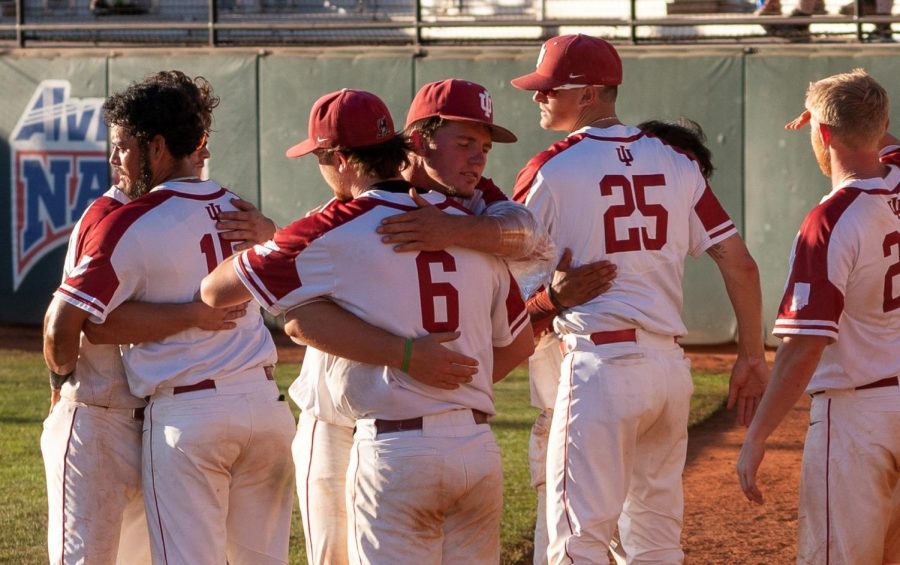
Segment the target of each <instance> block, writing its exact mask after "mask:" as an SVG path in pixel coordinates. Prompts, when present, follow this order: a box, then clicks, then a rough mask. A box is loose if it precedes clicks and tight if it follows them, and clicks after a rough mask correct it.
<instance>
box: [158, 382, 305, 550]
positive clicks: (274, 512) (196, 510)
mask: <svg viewBox="0 0 900 565" xmlns="http://www.w3.org/2000/svg"><path fill="white" fill-rule="evenodd" d="M178 388H180V387H176V388H175V389H171V388H170V389H159V390H157V392H156V394H154V395H153V396H152V397H151V399H150V404H149V405H148V406H147V411H146V416H145V419H144V500H145V503H146V505H147V522H148V524H149V526H150V541H151V549H152V551H153V562H154V563H155V564H156V565H163V564H167V565H179V564H185V565H187V564H190V565H204V564H209V565H221V564H222V563H225V562H226V559H227V562H228V563H230V564H231V565H244V564H247V565H251V564H252V565H270V564H271V565H275V564H283V563H287V559H288V543H289V538H290V527H291V506H292V504H293V479H294V466H293V463H292V461H291V457H290V450H291V439H292V438H293V436H294V429H295V423H294V417H293V415H292V414H291V411H290V409H289V408H288V405H287V402H285V401H284V400H283V397H280V396H279V392H278V387H277V386H276V384H275V382H274V381H271V380H267V377H266V375H265V373H264V372H263V369H262V367H260V368H258V369H253V370H250V371H247V372H244V373H241V374H238V375H233V376H229V377H227V378H224V379H218V380H216V382H215V387H213V388H208V389H205V390H193V391H190V392H179V390H178Z"/></svg>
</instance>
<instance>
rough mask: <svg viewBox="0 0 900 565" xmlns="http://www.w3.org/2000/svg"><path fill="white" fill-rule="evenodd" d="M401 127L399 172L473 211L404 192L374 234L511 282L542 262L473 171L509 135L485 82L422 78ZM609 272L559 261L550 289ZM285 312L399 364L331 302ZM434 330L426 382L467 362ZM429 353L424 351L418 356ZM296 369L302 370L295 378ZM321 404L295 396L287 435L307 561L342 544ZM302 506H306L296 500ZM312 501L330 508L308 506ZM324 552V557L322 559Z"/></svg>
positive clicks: (541, 249)
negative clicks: (403, 145)
mask: <svg viewBox="0 0 900 565" xmlns="http://www.w3.org/2000/svg"><path fill="white" fill-rule="evenodd" d="M404 136H405V137H406V139H407V140H409V142H410V145H411V147H412V149H411V150H410V151H409V153H408V155H409V158H410V161H411V162H410V165H409V166H408V167H406V168H405V169H403V172H402V173H403V176H404V178H405V179H406V180H408V181H410V182H412V183H413V184H414V185H416V186H420V187H423V188H428V189H431V190H435V191H437V192H440V193H443V194H445V195H448V196H451V197H453V198H454V199H455V200H456V201H457V202H459V203H460V204H462V205H463V206H465V207H466V208H467V209H468V210H469V211H471V212H474V213H475V214H476V215H473V216H468V215H453V214H446V213H444V212H443V211H441V210H439V209H437V208H436V207H434V206H432V205H431V204H429V203H428V202H427V201H426V200H425V199H424V198H423V197H421V196H419V195H418V194H416V193H412V196H413V198H414V200H415V202H416V204H417V206H419V208H417V209H415V210H412V211H410V212H406V213H402V214H397V215H393V216H389V217H387V218H385V219H384V221H383V223H382V226H381V227H379V229H378V231H379V233H382V234H384V238H383V241H384V242H385V243H388V244H392V245H395V249H396V250H397V251H422V250H427V251H437V250H443V249H445V248H447V247H449V246H452V245H457V246H462V247H467V248H470V249H476V250H479V251H483V252H487V253H493V254H496V255H498V256H501V257H506V258H507V259H513V260H515V261H513V262H512V263H511V268H512V269H513V272H514V273H515V274H516V278H517V280H518V281H519V282H520V284H521V283H525V284H528V282H527V281H528V280H534V279H535V278H536V276H543V275H544V273H545V272H546V270H547V268H546V262H547V260H548V258H552V246H548V243H547V237H546V235H545V232H544V230H543V229H542V228H540V227H539V226H537V225H536V223H535V221H534V218H533V216H531V214H530V213H529V212H528V211H527V210H526V209H525V208H524V207H522V206H521V205H519V204H516V203H513V202H510V201H509V200H508V199H507V197H506V196H505V195H504V194H503V192H502V191H500V189H499V188H497V187H496V185H494V183H493V182H491V181H490V179H488V178H485V177H482V176H481V173H482V172H483V170H484V167H485V165H486V162H487V154H488V152H489V150H490V148H491V145H492V142H500V143H508V142H512V141H514V140H515V136H514V135H513V134H512V133H511V132H509V131H508V130H506V129H505V128H502V127H500V126H497V125H495V124H494V122H493V104H492V102H491V98H490V94H489V93H488V91H487V90H486V89H485V88H484V87H483V86H481V85H478V84H476V83H473V82H470V81H464V80H460V79H446V80H442V81H437V82H433V83H428V84H426V85H424V86H423V87H422V88H421V89H420V90H419V91H418V92H417V94H416V96H415V98H414V99H413V102H412V104H411V106H410V109H409V112H408V114H407V120H406V128H405V132H404ZM498 233H499V237H498ZM538 273H540V275H538ZM612 274H613V270H612V268H611V267H610V265H609V264H608V263H605V262H602V263H599V264H592V265H585V266H582V267H580V268H577V269H574V268H573V269H571V270H569V269H566V271H565V272H560V278H561V280H560V285H559V286H558V288H559V289H560V290H559V292H560V296H561V297H562V299H564V300H567V301H572V302H573V303H574V302H583V301H585V300H587V299H588V298H590V297H593V295H594V294H595V293H596V292H600V291H602V290H604V289H605V288H608V279H609V278H611V276H612ZM532 284H533V283H532ZM286 321H287V323H286V326H285V329H286V330H287V332H288V333H289V334H291V335H294V336H295V337H296V338H297V339H298V340H299V341H301V342H303V343H307V344H311V345H314V346H315V347H316V348H317V349H318V350H322V351H328V352H329V353H332V354H336V355H340V356H341V357H346V358H349V359H353V360H357V361H363V362H368V363H372V364H393V365H394V366H399V364H400V361H401V359H402V352H403V341H404V340H403V339H402V338H401V337H398V336H394V335H393V334H390V333H388V332H385V331H384V330H382V329H380V328H374V327H372V326H370V325H368V324H365V323H364V322H363V321H361V320H359V319H358V318H356V317H355V316H353V315H352V314H350V313H348V312H346V311H345V310H342V309H341V308H339V307H338V306H336V305H334V304H333V303H331V302H327V301H323V302H315V303H312V304H309V305H306V306H302V307H300V308H297V309H294V310H292V311H291V312H289V313H288V314H287V317H286ZM351 334H354V335H360V336H365V337H364V338H361V339H358V340H355V341H354V342H353V343H348V342H347V340H346V339H345V336H346V335H351ZM440 335H441V334H437V335H432V336H428V337H427V338H421V339H418V340H416V341H415V344H414V347H413V356H412V362H411V363H410V369H409V374H410V375H412V376H413V377H414V378H417V379H419V380H420V381H422V382H425V383H427V384H432V385H435V386H458V384H459V382H462V381H457V380H455V379H459V378H465V377H467V376H469V375H468V371H467V372H465V373H462V372H461V371H463V370H464V369H463V368H462V367H461V366H460V365H459V364H460V363H464V362H466V360H465V359H446V360H445V358H446V357H448V355H452V354H453V352H452V351H450V350H446V349H444V348H439V347H435V346H436V345H439V344H438V343H437V342H436V341H434V339H437V338H438V337H439V336H440ZM446 337H447V338H450V337H455V334H447V336H446ZM441 339H443V337H442V338H441ZM308 351H309V350H308ZM420 354H421V355H422V361H421V362H420V361H419V355H420ZM308 355H309V353H308ZM314 355H318V352H316V353H314ZM430 359H434V361H431V362H428V361H426V360H430ZM438 359H440V360H441V361H443V362H445V363H448V364H450V363H452V365H450V366H449V369H448V370H454V371H456V372H457V373H459V374H457V375H448V374H446V373H445V372H443V371H438V370H437V369H438V367H439V366H440V365H438V364H437V360H438ZM313 366H314V364H313V363H312V362H310V361H305V365H304V370H303V373H304V374H302V375H301V378H300V379H298V381H297V383H295V387H297V389H295V392H296V394H294V395H292V396H293V397H294V398H295V399H305V402H306V403H309V402H310V401H311V400H313V399H320V398H322V396H323V395H321V394H320V395H316V394H313V393H311V392H308V393H303V392H302V391H300V390H299V388H300V387H301V386H303V384H307V385H309V386H312V383H313V382H315V375H314V374H313V373H311V372H307V368H309V367H313ZM425 371H428V372H427V373H426V372H425ZM305 375H309V377H308V378H306V379H304V376H305ZM320 386H321V385H320ZM301 406H304V404H301ZM323 413H325V414H331V413H332V411H331V410H330V409H328V408H323V407H322V406H320V405H306V406H304V410H303V413H302V414H301V421H300V424H299V431H298V436H297V440H295V442H294V459H295V463H296V465H297V470H298V471H297V481H298V491H299V492H300V500H301V510H303V512H302V513H303V516H304V528H305V532H306V534H307V554H308V557H309V561H310V562H311V563H313V562H314V563H336V562H337V563H340V562H342V561H340V560H337V561H335V560H334V557H333V556H334V555H337V554H338V551H339V548H341V547H344V546H345V544H343V545H342V544H341V540H343V539H345V537H346V533H345V531H344V528H343V522H341V521H340V517H341V516H340V514H339V513H338V512H336V511H335V510H334V509H335V508H337V507H338V506H337V504H338V503H337V502H336V500H335V493H337V492H340V491H339V486H340V484H342V481H343V476H344V470H346V465H347V463H348V462H349V450H348V449H347V448H348V447H349V446H350V445H351V443H352V430H351V427H352V425H353V424H352V422H350V421H343V422H341V424H339V426H340V427H335V424H336V422H335V420H337V419H338V418H337V417H333V416H325V415H323ZM338 438H340V439H338ZM333 445H334V446H336V447H334V448H333V447H332V446H333ZM340 454H344V455H343V457H342V456H341V455H340ZM307 507H308V508H309V510H305V509H306V508H307ZM318 507H322V508H328V509H329V510H330V511H329V512H315V511H314V509H315V508H318ZM310 538H312V540H313V541H310ZM329 540H334V542H333V543H331V542H329ZM326 554H328V555H331V556H332V559H325V558H324V556H325V555H326Z"/></svg>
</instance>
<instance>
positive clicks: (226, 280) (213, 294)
mask: <svg viewBox="0 0 900 565" xmlns="http://www.w3.org/2000/svg"><path fill="white" fill-rule="evenodd" d="M244 253H247V252H246V251H245V252H244ZM242 256H243V253H242V254H239V255H232V256H231V257H228V258H227V259H225V260H224V261H222V262H221V263H219V265H218V266H217V267H216V268H215V269H214V270H213V272H211V273H210V274H208V275H206V277H204V278H203V281H202V282H201V283H200V299H201V300H202V301H203V302H204V303H205V304H206V305H207V306H211V307H213V308H225V307H228V306H236V305H238V304H241V303H243V302H247V301H248V300H250V299H251V298H252V296H251V294H250V291H249V290H247V287H246V286H244V283H243V282H242V281H241V279H240V277H238V275H237V272H235V265H234V262H235V261H240V260H241V257H242Z"/></svg>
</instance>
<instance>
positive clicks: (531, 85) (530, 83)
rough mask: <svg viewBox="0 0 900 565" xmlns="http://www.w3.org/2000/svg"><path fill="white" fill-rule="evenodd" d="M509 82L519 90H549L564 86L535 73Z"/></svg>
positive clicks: (551, 78) (555, 80)
mask: <svg viewBox="0 0 900 565" xmlns="http://www.w3.org/2000/svg"><path fill="white" fill-rule="evenodd" d="M509 82H510V84H512V85H513V86H514V87H516V88H518V89H519V90H550V89H551V88H556V87H557V86H562V85H563V84H565V83H564V82H562V81H559V80H557V79H555V78H553V77H548V76H544V75H541V74H538V73H536V72H534V73H530V74H527V75H524V76H520V77H518V78H514V79H512V80H511V81H509Z"/></svg>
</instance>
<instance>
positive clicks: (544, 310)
mask: <svg viewBox="0 0 900 565" xmlns="http://www.w3.org/2000/svg"><path fill="white" fill-rule="evenodd" d="M637 127H638V129H640V130H641V131H643V132H644V133H645V134H647V135H652V136H654V137H657V138H659V139H660V140H662V141H663V142H665V143H667V144H669V145H672V146H673V147H675V148H676V149H679V150H681V151H686V152H687V153H688V155H690V156H691V157H692V158H693V159H694V160H695V161H697V164H698V166H699V167H700V171H701V173H702V174H703V176H704V177H705V178H709V176H710V175H711V174H712V171H713V165H712V161H711V154H710V151H709V149H708V148H707V147H706V146H705V145H704V144H703V141H704V138H703V131H702V129H700V126H699V125H698V124H696V123H694V122H692V121H690V120H687V123H686V124H685V125H682V124H674V123H666V122H660V121H656V120H653V121H646V122H643V123H641V124H638V126H637ZM563 261H564V264H565V265H569V264H570V263H571V252H568V251H567V252H566V253H565V254H564V256H563ZM557 271H558V272H557V273H556V274H555V275H556V276H559V275H560V272H559V268H557ZM557 282H558V283H561V284H551V285H548V286H547V288H546V290H545V291H544V293H545V294H544V295H543V296H542V295H540V294H538V295H536V296H535V297H533V298H531V299H529V301H528V307H529V312H530V313H531V314H532V318H531V320H532V324H533V325H535V333H536V334H538V333H539V335H538V336H537V337H538V339H539V341H538V342H537V345H536V346H535V352H534V354H533V355H532V356H531V357H530V358H529V360H528V369H529V377H530V382H531V404H532V406H535V407H536V408H539V409H540V410H541V412H540V414H538V416H537V418H536V419H535V422H534V425H533V426H532V428H531V437H530V438H529V443H528V456H529V462H530V469H531V483H532V486H533V487H534V488H535V490H536V491H537V495H538V504H537V515H538V520H537V521H536V523H535V529H534V564H535V565H541V564H545V563H547V545H548V543H549V541H548V533H547V521H546V519H544V517H545V516H546V509H547V490H546V468H547V443H548V440H549V437H550V422H551V421H552V419H553V406H554V404H555V402H556V395H557V392H558V389H559V386H558V383H559V370H560V366H561V365H562V360H563V355H562V343H561V342H560V340H559V336H557V335H556V334H555V333H554V332H553V331H552V328H550V323H551V322H552V319H553V318H554V317H555V316H557V315H559V314H560V313H561V312H563V311H565V310H566V309H568V307H567V306H564V305H560V306H559V307H557V306H556V304H559V303H561V302H562V304H573V305H575V304H583V303H584V302H587V300H589V299H590V298H593V296H590V297H587V298H586V299H585V300H581V301H578V302H577V303H576V302H569V298H568V296H567V294H566V293H565V291H562V292H561V291H560V290H555V289H557V288H562V289H564V288H566V287H565V284H566V280H565V279H562V280H558V281H557ZM551 291H552V292H553V294H552V296H553V301H549V300H548V299H547V298H548V296H547V295H548V294H549V293H550V292H551ZM538 327H540V328H544V329H543V331H541V332H538V329H537V328H538ZM610 556H611V557H612V558H613V560H614V561H615V563H616V564H617V565H624V564H625V563H626V560H627V559H626V555H625V551H624V549H623V548H622V543H621V540H620V539H619V536H618V534H617V533H616V534H614V535H613V538H612V540H611V541H610Z"/></svg>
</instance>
